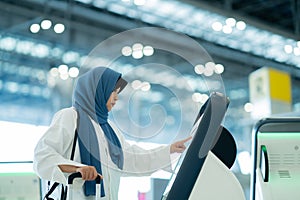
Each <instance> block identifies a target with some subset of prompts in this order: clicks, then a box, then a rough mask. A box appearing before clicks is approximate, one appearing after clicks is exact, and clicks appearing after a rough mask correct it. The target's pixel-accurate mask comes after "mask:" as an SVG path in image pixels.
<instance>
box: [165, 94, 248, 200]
mask: <svg viewBox="0 0 300 200" xmlns="http://www.w3.org/2000/svg"><path fill="white" fill-rule="evenodd" d="M228 104H229V100H228V99H227V98H226V96H225V95H223V94H220V93H213V94H211V95H210V98H209V99H208V100H207V102H206V103H205V104H204V105H203V106H202V108H201V110H200V111H199V114H198V116H197V118H196V120H195V123H194V126H193V129H192V133H191V134H192V135H194V137H193V140H192V142H191V144H190V145H189V147H188V149H187V151H186V153H185V154H183V155H182V157H181V158H180V159H179V161H178V165H177V166H176V168H175V173H174V174H173V176H172V177H171V179H170V181H169V184H168V186H167V188H166V190H165V192H164V194H163V197H162V199H163V200H174V199H176V200H199V199H210V200H214V199H216V200H219V199H224V200H227V199H228V200H244V199H245V197H244V193H243V190H242V187H241V185H240V183H239V182H238V180H237V179H236V177H235V176H234V175H233V173H232V172H231V171H230V170H229V168H230V167H231V166H232V164H233V162H234V160H235V156H236V145H235V142H234V140H233V138H232V136H231V134H230V133H229V132H228V131H227V130H226V129H225V128H224V127H222V126H221V123H222V121H223V118H224V115H225V112H226V110H227V107H228ZM226 144H228V145H229V146H230V147H228V146H226Z"/></svg>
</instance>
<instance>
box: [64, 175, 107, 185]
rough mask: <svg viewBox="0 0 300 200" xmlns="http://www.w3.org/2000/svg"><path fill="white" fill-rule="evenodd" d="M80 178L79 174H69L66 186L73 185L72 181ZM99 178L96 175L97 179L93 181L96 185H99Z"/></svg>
mask: <svg viewBox="0 0 300 200" xmlns="http://www.w3.org/2000/svg"><path fill="white" fill-rule="evenodd" d="M81 177H82V176H81V174H80V172H76V173H73V174H71V175H70V176H69V177H68V184H69V185H70V184H71V185H72V184H73V181H74V179H76V178H81ZM101 180H102V179H101V176H100V175H99V174H98V176H97V178H96V179H95V181H96V184H100V183H101Z"/></svg>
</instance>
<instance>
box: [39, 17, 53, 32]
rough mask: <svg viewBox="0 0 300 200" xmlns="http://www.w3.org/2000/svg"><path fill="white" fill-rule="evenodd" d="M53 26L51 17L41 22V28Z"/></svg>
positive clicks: (46, 28) (45, 28)
mask: <svg viewBox="0 0 300 200" xmlns="http://www.w3.org/2000/svg"><path fill="white" fill-rule="evenodd" d="M51 26H52V22H51V21H50V20H49V19H44V20H43V21H42V22H41V28H42V29H44V30H48V29H49V28H51Z"/></svg>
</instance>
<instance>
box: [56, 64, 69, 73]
mask: <svg viewBox="0 0 300 200" xmlns="http://www.w3.org/2000/svg"><path fill="white" fill-rule="evenodd" d="M58 72H59V73H60V74H68V66H67V65H64V64H62V65H59V66H58Z"/></svg>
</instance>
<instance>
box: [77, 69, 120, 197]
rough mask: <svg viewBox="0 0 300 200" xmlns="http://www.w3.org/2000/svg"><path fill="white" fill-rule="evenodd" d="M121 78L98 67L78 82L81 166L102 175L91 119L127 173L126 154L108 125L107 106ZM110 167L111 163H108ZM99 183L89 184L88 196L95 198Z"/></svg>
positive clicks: (89, 182)
mask: <svg viewBox="0 0 300 200" xmlns="http://www.w3.org/2000/svg"><path fill="white" fill-rule="evenodd" d="M120 77H121V74H120V73H118V72H115V71H113V70H112V69H109V68H105V67H96V68H93V69H91V70H90V71H88V72H86V73H85V74H83V75H82V76H80V77H79V79H78V80H77V84H76V87H75V90H74V95H73V106H74V107H75V108H76V110H77V112H78V117H79V119H78V124H77V131H78V143H79V149H80V157H81V162H82V163H83V164H86V165H91V166H94V167H95V168H96V169H97V172H98V173H99V174H102V169H101V160H100V153H101V152H100V150H99V142H98V139H97V135H96V131H95V128H94V126H93V124H92V122H91V119H92V120H94V121H95V122H97V123H98V124H99V125H100V126H101V128H102V130H103V132H104V135H105V137H106V139H107V143H108V148H109V155H110V157H111V160H112V161H113V163H115V164H116V166H117V167H118V168H119V169H123V162H124V157H123V151H122V147H121V144H120V141H119V139H118V137H117V136H116V133H115V132H114V131H113V129H112V128H111V126H110V125H109V124H108V122H107V118H108V110H107V107H106V103H107V101H108V99H109V97H110V95H111V93H112V92H113V90H114V89H115V86H116V83H117V81H118V79H119V78H120ZM100 145H101V144H100ZM106 164H107V163H106ZM95 184H96V182H95V181H86V182H85V184H84V193H85V195H86V196H89V195H95V194H96V189H95ZM103 184H104V182H102V184H101V196H102V197H104V196H105V192H104V187H103Z"/></svg>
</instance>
